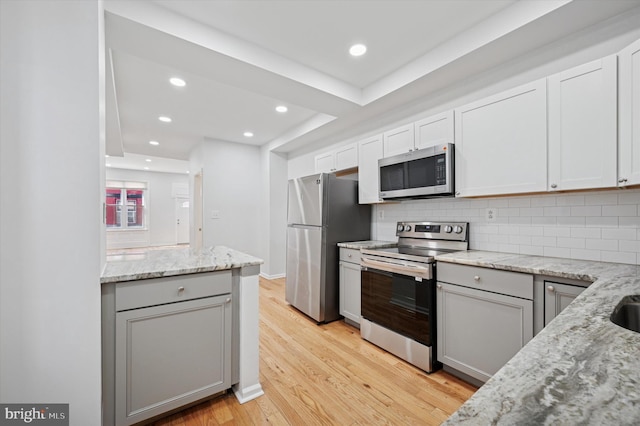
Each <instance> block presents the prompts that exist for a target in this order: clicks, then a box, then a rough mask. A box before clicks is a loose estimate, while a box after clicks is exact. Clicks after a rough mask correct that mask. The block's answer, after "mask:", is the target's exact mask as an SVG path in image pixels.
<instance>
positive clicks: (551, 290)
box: [547, 285, 556, 293]
mask: <svg viewBox="0 0 640 426" xmlns="http://www.w3.org/2000/svg"><path fill="white" fill-rule="evenodd" d="M547 290H549V291H550V292H552V293H553V292H554V291H556V289H555V288H554V287H553V286H552V285H550V286H548V287H547Z"/></svg>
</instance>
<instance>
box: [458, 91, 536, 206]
mask: <svg viewBox="0 0 640 426" xmlns="http://www.w3.org/2000/svg"><path fill="white" fill-rule="evenodd" d="M546 99H547V97H546V79H542V80H538V81H535V82H533V83H530V84H527V85H524V86H521V87H518V88H515V89H512V90H509V91H507V92H504V93H501V94H499V95H496V96H492V97H490V98H487V99H483V100H481V101H478V102H474V103H472V104H469V105H466V106H464V107H462V108H460V109H457V110H456V111H455V129H456V130H455V140H456V144H455V148H456V190H457V192H456V195H460V196H479V195H497V194H516V193H526V192H538V191H545V190H546V187H547V118H546V117H547V105H546V104H547V100H546Z"/></svg>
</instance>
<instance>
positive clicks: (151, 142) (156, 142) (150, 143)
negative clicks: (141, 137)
mask: <svg viewBox="0 0 640 426" xmlns="http://www.w3.org/2000/svg"><path fill="white" fill-rule="evenodd" d="M149 145H154V146H157V145H160V142H158V141H149Z"/></svg>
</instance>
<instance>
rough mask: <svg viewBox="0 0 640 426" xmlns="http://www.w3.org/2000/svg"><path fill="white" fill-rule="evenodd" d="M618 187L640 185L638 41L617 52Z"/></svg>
mask: <svg viewBox="0 0 640 426" xmlns="http://www.w3.org/2000/svg"><path fill="white" fill-rule="evenodd" d="M618 67H619V77H620V81H619V88H620V92H619V105H620V111H619V115H618V120H619V121H618V125H619V129H618V136H619V138H620V139H619V148H618V149H619V165H618V168H619V169H618V170H619V175H618V182H619V185H620V186H625V185H637V184H640V40H637V41H636V42H634V43H633V44H631V45H630V46H627V47H626V48H625V49H624V50H622V51H621V52H620V53H619V54H618Z"/></svg>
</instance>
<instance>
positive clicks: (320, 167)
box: [315, 151, 336, 173]
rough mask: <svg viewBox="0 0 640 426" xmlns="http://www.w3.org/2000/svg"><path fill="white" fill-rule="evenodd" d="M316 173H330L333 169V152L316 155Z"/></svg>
mask: <svg viewBox="0 0 640 426" xmlns="http://www.w3.org/2000/svg"><path fill="white" fill-rule="evenodd" d="M315 160H316V173H331V172H333V171H335V167H336V166H335V161H336V159H335V153H334V152H333V151H332V152H325V153H323V154H318V155H316V158H315Z"/></svg>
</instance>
